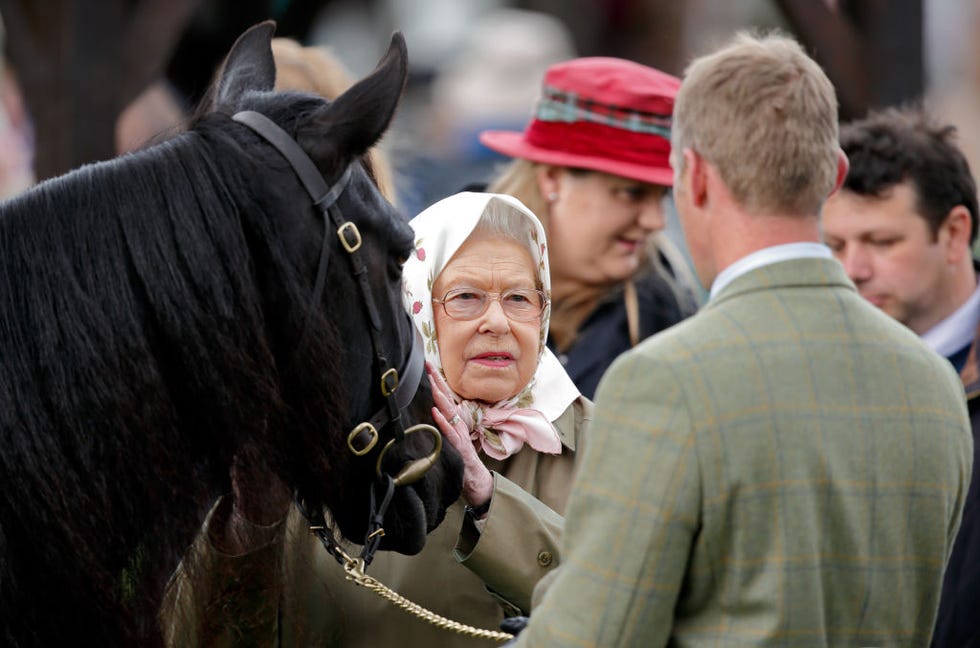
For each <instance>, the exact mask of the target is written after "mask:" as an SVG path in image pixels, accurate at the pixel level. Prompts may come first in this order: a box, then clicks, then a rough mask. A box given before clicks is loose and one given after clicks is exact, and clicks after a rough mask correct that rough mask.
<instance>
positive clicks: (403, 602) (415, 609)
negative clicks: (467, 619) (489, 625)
mask: <svg viewBox="0 0 980 648" xmlns="http://www.w3.org/2000/svg"><path fill="white" fill-rule="evenodd" d="M344 572H346V573H347V580H350V581H354V583H355V584H357V585H360V586H362V587H366V588H367V589H369V590H371V591H372V592H374V593H375V594H377V595H378V596H380V597H381V598H383V599H387V600H388V601H391V602H392V603H394V604H395V605H397V606H398V607H400V608H401V609H403V610H405V611H406V612H408V613H409V614H413V615H415V616H417V617H419V618H420V619H422V620H424V621H427V622H428V623H431V624H432V625H434V626H436V627H437V628H442V629H443V630H449V631H451V632H455V633H458V634H461V635H465V636H467V637H475V638H477V639H490V640H493V641H500V642H504V641H509V640H511V639H513V638H514V635H512V634H509V633H506V632H500V631H499V630H483V629H481V628H474V627H473V626H468V625H466V624H465V623H460V622H458V621H452V620H450V619H447V618H446V617H444V616H440V615H438V614H436V613H435V612H432V611H430V610H427V609H425V608H424V607H422V606H421V605H419V604H418V603H414V602H412V601H410V600H408V599H407V598H405V597H404V596H402V595H401V594H399V593H398V592H396V591H394V590H392V589H391V588H389V587H388V586H387V585H385V584H384V583H382V582H381V581H379V580H377V579H376V578H373V577H371V576H368V575H367V574H365V573H364V561H363V560H361V559H360V558H351V557H349V556H347V557H346V558H345V560H344Z"/></svg>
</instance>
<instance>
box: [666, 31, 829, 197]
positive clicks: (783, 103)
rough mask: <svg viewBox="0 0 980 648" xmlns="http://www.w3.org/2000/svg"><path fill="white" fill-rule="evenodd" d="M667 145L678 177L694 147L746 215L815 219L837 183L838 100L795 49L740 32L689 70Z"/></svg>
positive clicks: (779, 39)
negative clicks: (747, 211) (754, 213)
mask: <svg viewBox="0 0 980 648" xmlns="http://www.w3.org/2000/svg"><path fill="white" fill-rule="evenodd" d="M671 140H672V141H671V144H672V151H673V152H672V158H673V159H672V163H673V167H674V170H675V173H679V172H680V170H681V169H682V166H681V165H682V164H683V151H684V149H686V148H690V149H693V150H694V151H696V152H697V153H698V154H699V155H700V156H702V157H703V158H704V159H706V160H707V161H708V162H710V163H711V164H712V165H713V166H714V167H715V168H716V169H717V170H718V173H719V174H720V176H721V178H722V180H723V181H724V182H725V184H726V185H727V187H728V189H729V190H730V191H731V192H732V195H733V197H734V198H735V200H736V201H738V203H739V204H740V205H741V206H742V207H744V208H746V209H747V210H749V211H754V212H763V213H775V214H798V215H806V216H816V215H817V214H819V212H820V207H821V206H822V204H823V201H824V200H825V199H826V198H827V196H828V195H829V194H830V192H831V191H832V190H833V188H834V186H835V184H836V179H837V161H838V154H839V151H840V148H839V145H838V141H837V95H836V93H835V92H834V86H833V85H832V84H831V82H830V80H829V79H828V78H827V75H826V74H824V72H823V70H822V69H821V68H820V66H819V65H818V64H817V63H816V62H815V61H814V60H813V59H811V58H810V57H809V56H807V55H806V53H805V52H804V51H803V48H802V47H800V45H799V43H797V42H796V41H795V40H793V39H791V38H788V37H786V36H783V35H781V34H779V33H770V34H767V35H762V36H755V35H752V34H749V33H745V32H741V33H739V34H737V35H736V36H735V38H734V39H733V40H732V41H731V42H730V43H729V44H728V45H726V46H724V47H723V48H721V49H720V50H718V51H716V52H714V53H712V54H708V55H706V56H702V57H700V58H697V59H695V60H694V61H693V62H692V63H691V64H690V65H689V66H688V68H687V71H686V72H685V75H684V80H683V82H682V84H681V89H680V92H679V94H678V95H677V101H676V103H675V106H674V122H673V127H672V137H671Z"/></svg>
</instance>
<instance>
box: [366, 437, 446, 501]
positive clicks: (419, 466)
mask: <svg viewBox="0 0 980 648" xmlns="http://www.w3.org/2000/svg"><path fill="white" fill-rule="evenodd" d="M420 430H421V431H424V432H428V433H429V434H431V435H432V438H433V439H435V442H436V447H435V448H433V449H432V452H430V453H429V454H427V455H426V456H424V457H422V458H421V459H415V460H414V461H411V462H409V463H408V465H406V466H405V467H404V468H402V469H401V470H399V471H398V474H397V475H395V477H394V479H393V481H394V482H395V486H407V485H408V484H412V483H415V482H417V481H418V480H420V479H422V476H423V475H424V474H425V473H426V472H428V470H429V468H432V466H433V465H435V463H436V459H437V458H438V457H439V453H440V452H442V435H441V434H439V430H437V429H435V428H434V427H432V426H431V425H427V424H425V423H419V424H418V425H413V426H412V427H410V428H408V429H407V430H405V436H408V435H409V434H414V433H415V432H418V431H420ZM393 445H395V439H392V440H390V441H389V442H388V443H386V444H385V447H384V448H382V449H381V452H380V453H379V454H378V463H377V466H376V467H375V471H376V472H377V474H378V478H379V479H380V478H381V477H382V473H381V462H382V461H383V460H384V458H385V454H387V452H388V450H389V449H391V447H392V446H393Z"/></svg>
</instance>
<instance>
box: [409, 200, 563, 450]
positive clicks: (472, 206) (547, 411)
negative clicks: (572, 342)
mask: <svg viewBox="0 0 980 648" xmlns="http://www.w3.org/2000/svg"><path fill="white" fill-rule="evenodd" d="M495 200H496V201H503V202H505V203H507V204H508V205H509V206H510V207H512V208H513V209H514V210H515V211H516V212H518V213H520V214H522V215H524V216H525V217H526V218H525V219H524V220H525V223H526V228H524V229H523V231H519V232H513V234H514V235H515V236H516V238H517V240H519V241H526V242H527V249H528V251H529V252H530V253H531V259H532V261H533V262H534V270H535V272H536V273H537V277H538V280H539V282H540V285H541V286H542V290H543V291H544V292H545V294H546V295H548V297H549V298H550V296H551V277H550V275H549V272H548V252H547V243H546V241H545V234H544V229H543V228H542V227H541V223H540V222H539V221H538V219H537V217H535V216H534V214H533V213H532V212H531V211H530V210H529V209H528V208H527V207H525V206H524V205H523V204H522V203H521V202H520V201H519V200H517V199H516V198H513V197H511V196H507V195H503V194H491V193H469V192H463V193H458V194H455V195H453V196H450V197H448V198H445V199H443V200H440V201H439V202H437V203H435V204H434V205H432V206H431V207H429V208H428V209H426V210H425V211H423V212H422V213H421V214H419V215H418V216H416V217H415V218H413V219H412V221H411V222H410V225H411V226H412V229H413V230H415V253H414V254H413V255H412V256H411V258H410V259H409V260H408V261H406V263H405V265H404V268H403V273H402V282H403V288H404V290H403V299H404V302H405V308H406V309H407V310H408V312H409V314H410V315H411V316H412V319H413V320H414V322H415V326H416V327H417V328H418V329H419V331H420V332H421V333H422V337H423V338H424V340H425V358H426V360H428V361H429V362H430V363H431V364H432V365H433V366H434V367H435V368H436V369H437V370H438V371H439V372H440V373H443V371H442V361H441V358H440V356H439V341H438V340H437V339H436V328H435V318H434V315H433V308H432V286H433V285H434V284H435V281H436V278H437V277H438V276H439V273H441V272H442V270H443V269H444V268H445V267H446V264H448V263H449V261H450V260H451V259H452V258H453V255H455V254H456V251H457V250H459V248H460V247H461V246H462V245H463V243H464V242H465V241H466V239H467V238H469V236H470V234H472V232H473V230H474V229H475V228H476V226H477V223H479V221H480V219H481V217H482V216H483V213H484V211H485V210H486V208H487V206H488V205H489V204H490V203H491V201H495ZM549 317H550V309H546V310H545V312H544V314H542V316H541V331H540V338H539V339H540V345H539V349H540V351H539V359H538V367H537V370H536V371H535V373H534V376H533V377H532V378H531V381H530V382H529V383H528V384H527V386H526V387H525V388H524V389H523V390H521V392H520V393H518V394H517V395H516V396H514V397H512V398H509V399H507V400H505V401H501V402H499V403H494V404H493V405H490V406H487V405H485V404H480V403H476V402H473V401H465V400H463V399H462V398H460V397H459V395H457V394H453V396H454V400H455V401H456V403H457V405H458V406H459V411H460V415H461V417H462V418H463V420H464V421H466V423H467V426H468V427H469V429H470V435H471V438H473V440H474V442H475V443H477V444H478V446H479V447H482V449H483V451H484V452H485V453H486V454H487V455H489V456H491V457H494V458H497V459H503V458H506V457H508V456H510V455H512V454H514V453H515V452H517V451H518V450H520V448H521V447H522V446H523V444H524V443H525V442H526V443H528V445H530V446H531V447H533V448H534V449H536V450H539V451H542V452H549V453H552V454H557V453H559V452H561V441H560V440H559V437H558V433H557V432H556V431H555V429H554V426H553V425H552V424H551V422H552V421H554V420H555V419H557V418H558V417H559V416H560V415H561V414H562V412H564V411H565V410H566V409H567V408H568V406H569V405H570V404H571V403H572V402H573V401H574V400H575V399H576V398H578V396H579V391H578V389H577V388H576V387H575V384H574V383H573V382H572V380H571V378H569V377H568V374H567V373H565V369H564V368H563V367H562V366H561V363H559V362H558V359H557V358H556V357H555V356H554V354H553V353H552V352H551V351H550V350H549V349H548V348H547V346H545V340H546V339H547V337H548V320H549ZM443 375H444V374H443Z"/></svg>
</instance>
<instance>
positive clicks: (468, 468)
mask: <svg viewBox="0 0 980 648" xmlns="http://www.w3.org/2000/svg"><path fill="white" fill-rule="evenodd" d="M425 371H426V373H427V374H428V375H429V383H431V385H432V398H433V399H434V400H435V403H436V406H435V407H433V408H432V418H433V420H435V422H436V425H437V426H439V430H440V431H441V432H442V436H443V437H444V438H445V439H446V440H447V441H449V443H450V444H452V446H453V447H454V448H456V451H457V452H458V453H459V454H460V456H462V457H463V499H464V500H466V503H467V504H469V505H470V506H480V505H481V504H486V503H487V502H489V501H490V496H491V495H492V494H493V475H491V474H490V471H489V470H488V469H487V467H486V466H484V465H483V461H481V460H480V455H479V454H478V453H477V451H476V446H475V445H473V441H472V440H471V439H470V431H469V428H468V427H467V426H466V423H464V422H463V421H461V420H460V418H459V413H458V412H457V411H456V404H455V403H454V402H453V397H452V395H451V394H452V391H451V390H450V389H449V385H447V384H446V381H445V380H444V379H443V377H442V376H441V375H440V374H439V372H438V371H436V370H435V369H434V368H433V367H432V365H431V364H429V363H428V362H426V363H425Z"/></svg>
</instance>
